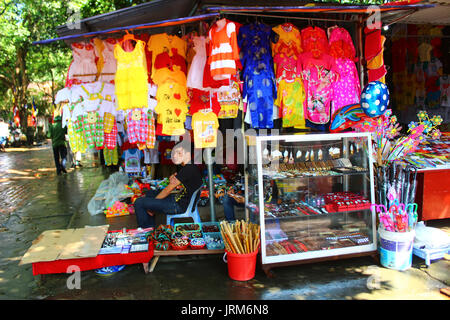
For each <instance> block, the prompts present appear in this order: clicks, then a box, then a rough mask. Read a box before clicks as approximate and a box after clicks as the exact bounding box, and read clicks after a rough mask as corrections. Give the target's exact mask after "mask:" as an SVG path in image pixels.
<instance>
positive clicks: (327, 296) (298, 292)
mask: <svg viewBox="0 0 450 320" xmlns="http://www.w3.org/2000/svg"><path fill="white" fill-rule="evenodd" d="M83 164H84V166H83V168H81V169H70V170H69V173H68V174H66V175H63V176H57V175H56V172H55V169H54V163H53V158H52V152H51V149H50V148H49V146H47V145H43V146H42V147H34V148H24V149H15V150H13V149H9V150H8V152H6V153H0V299H3V300H5V299H8V300H9V299H50V300H56V299H76V300H91V299H106V300H110V299H112V300H136V299H139V300H142V299H144V300H145V299H151V300H155V299H162V300H172V299H187V300H191V299H193V300H216V299H218V300H219V299H220V300H237V299H245V300H253V299H255V300H260V299H263V300H266V299H267V300H281V299H282V300H448V299H449V298H448V297H447V296H445V295H443V294H441V293H440V292H439V290H440V289H441V288H445V287H448V286H450V273H449V270H450V268H449V267H450V261H448V260H445V259H441V260H438V261H435V262H433V263H432V265H431V266H430V267H429V268H426V266H425V262H424V261H423V260H422V259H420V258H418V257H416V256H414V257H413V267H412V268H410V269H409V270H406V271H403V272H400V271H395V270H390V269H386V268H383V267H382V266H381V265H379V264H378V262H377V261H376V260H374V259H373V258H371V257H360V258H352V259H346V260H339V261H327V262H319V263H312V264H305V265H297V266H290V267H281V268H276V269H273V272H274V278H268V277H266V275H265V273H264V272H263V271H262V270H261V268H260V267H258V266H257V270H256V275H255V278H254V279H252V280H250V281H246V282H238V281H233V280H231V279H230V278H229V277H228V273H227V265H226V264H225V263H224V262H223V260H222V255H206V256H180V257H161V258H160V259H159V262H158V264H157V265H156V268H155V270H154V272H152V273H149V274H145V273H144V270H143V267H142V265H141V264H137V265H130V266H126V267H125V269H124V270H123V271H121V272H119V273H116V274H114V275H112V276H108V277H105V276H99V275H97V274H96V273H95V272H94V271H84V272H82V273H81V288H80V289H69V288H68V287H67V280H68V278H69V276H70V275H69V274H53V275H48V276H46V278H45V281H44V282H42V281H41V279H40V277H38V276H36V277H35V276H33V274H32V270H31V265H23V266H19V265H18V263H19V261H20V259H21V257H22V256H23V254H24V253H25V252H26V250H27V249H28V248H29V247H30V246H31V242H32V241H33V240H34V239H36V237H37V236H39V235H40V234H41V233H42V232H43V231H45V230H53V229H60V228H63V229H65V228H77V227H84V226H85V225H103V224H109V225H110V230H114V229H120V228H122V227H127V228H135V227H136V221H135V217H134V216H127V217H118V218H110V219H106V218H105V216H104V215H102V214H100V215H96V216H91V215H90V214H89V212H88V210H87V204H88V202H89V200H90V199H91V197H92V196H93V195H94V194H95V191H96V190H97V187H98V186H99V185H100V183H101V182H102V181H103V180H104V179H106V178H107V177H108V176H109V174H110V172H109V170H107V169H105V168H102V167H100V166H99V165H98V161H97V160H96V159H95V158H94V157H93V155H89V156H88V157H87V159H86V160H84V162H83ZM216 209H217V210H216V211H217V212H216V219H217V220H221V219H222V218H223V210H222V208H221V206H219V205H217V206H216ZM243 215H244V213H243V211H242V210H241V211H239V210H238V211H237V218H243ZM201 216H202V220H204V221H209V219H210V217H209V208H208V207H205V208H201ZM157 222H158V220H157ZM161 222H162V221H161ZM428 225H430V226H437V227H439V228H441V229H442V230H445V231H446V232H449V233H450V221H449V220H448V219H447V220H441V221H433V222H430V223H429V224H428Z"/></svg>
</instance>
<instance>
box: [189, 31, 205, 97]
mask: <svg viewBox="0 0 450 320" xmlns="http://www.w3.org/2000/svg"><path fill="white" fill-rule="evenodd" d="M193 43H194V50H195V56H194V57H193V59H192V63H191V65H190V67H189V73H188V75H187V82H186V85H187V87H188V88H195V89H203V73H204V69H205V65H206V60H207V55H206V38H205V37H194V39H193Z"/></svg>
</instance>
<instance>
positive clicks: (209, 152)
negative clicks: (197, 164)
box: [205, 148, 216, 222]
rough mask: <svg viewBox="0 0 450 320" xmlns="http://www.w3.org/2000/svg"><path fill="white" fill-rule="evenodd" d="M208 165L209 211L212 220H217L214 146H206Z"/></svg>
mask: <svg viewBox="0 0 450 320" xmlns="http://www.w3.org/2000/svg"><path fill="white" fill-rule="evenodd" d="M205 153H206V165H207V167H208V184H209V211H210V214H211V221H212V222H215V221H216V211H215V202H214V198H215V196H214V181H213V171H214V169H213V161H212V148H206V149H205Z"/></svg>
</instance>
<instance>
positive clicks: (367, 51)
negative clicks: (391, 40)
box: [364, 27, 406, 83]
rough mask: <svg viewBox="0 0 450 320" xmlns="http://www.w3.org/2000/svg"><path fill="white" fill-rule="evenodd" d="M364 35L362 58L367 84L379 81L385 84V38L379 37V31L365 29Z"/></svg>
mask: <svg viewBox="0 0 450 320" xmlns="http://www.w3.org/2000/svg"><path fill="white" fill-rule="evenodd" d="M364 33H365V41H364V57H365V59H366V61H367V65H368V80H369V82H372V81H380V82H382V83H385V82H386V80H385V76H386V73H387V69H386V66H385V65H384V59H383V51H384V42H385V40H386V38H385V37H384V36H382V35H381V29H369V28H368V27H366V28H364ZM405 52H406V51H405ZM372 60H374V61H372ZM369 67H370V68H369Z"/></svg>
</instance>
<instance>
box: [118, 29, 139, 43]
mask: <svg viewBox="0 0 450 320" xmlns="http://www.w3.org/2000/svg"><path fill="white" fill-rule="evenodd" d="M125 32H126V34H125V35H124V36H123V38H122V40H121V41H120V43H122V42H125V41H127V40H134V41H136V38H135V37H134V34H132V33H130V32H129V31H128V30H125Z"/></svg>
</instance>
